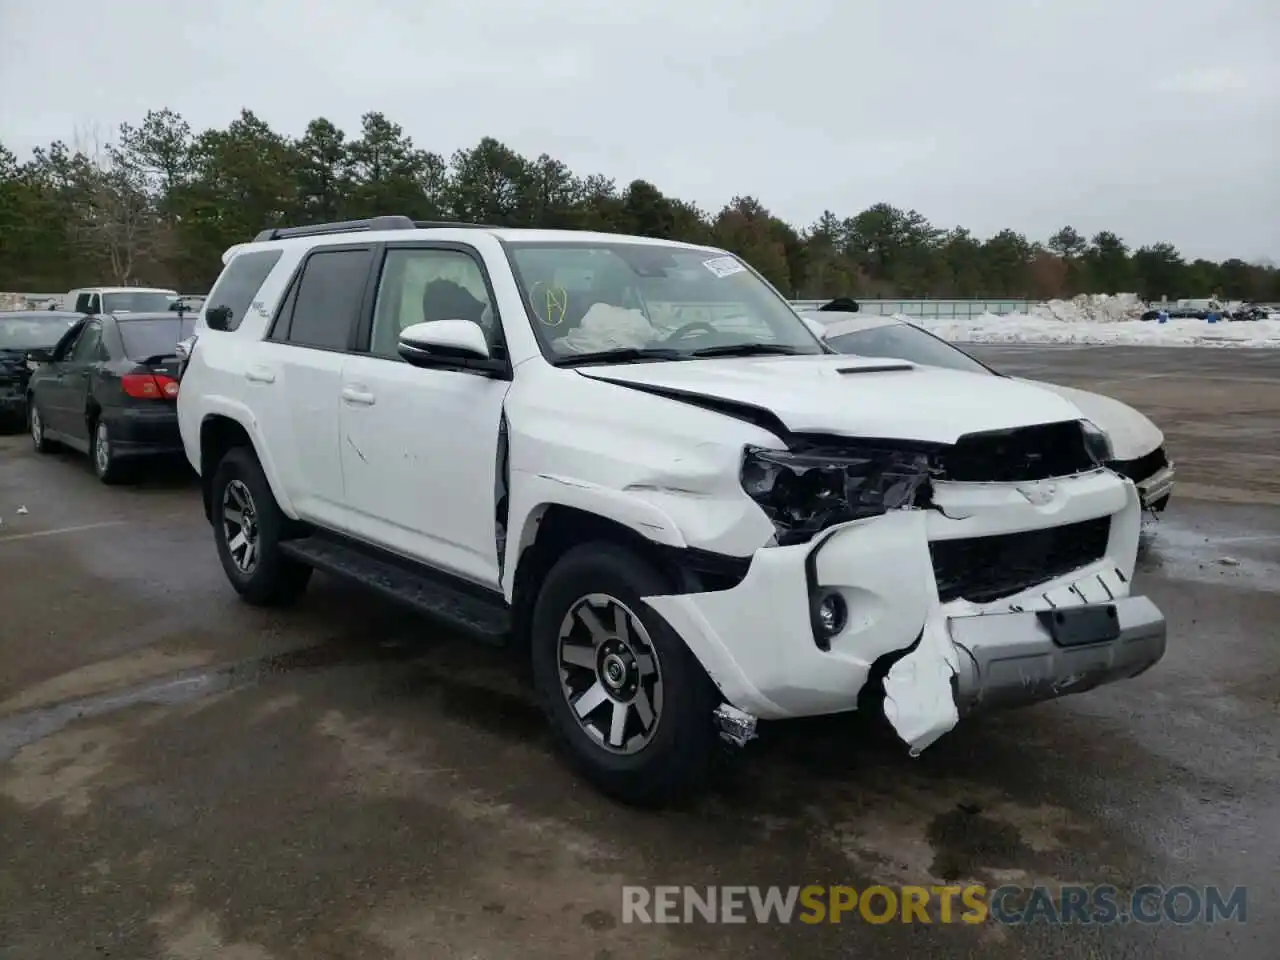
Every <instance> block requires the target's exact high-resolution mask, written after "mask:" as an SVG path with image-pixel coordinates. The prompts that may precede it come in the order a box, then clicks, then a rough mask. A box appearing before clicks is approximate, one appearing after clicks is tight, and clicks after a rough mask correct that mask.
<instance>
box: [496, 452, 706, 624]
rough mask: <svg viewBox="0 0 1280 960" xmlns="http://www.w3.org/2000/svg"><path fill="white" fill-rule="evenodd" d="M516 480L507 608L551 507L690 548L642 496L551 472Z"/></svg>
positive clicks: (504, 582)
mask: <svg viewBox="0 0 1280 960" xmlns="http://www.w3.org/2000/svg"><path fill="white" fill-rule="evenodd" d="M512 480H513V483H512V490H511V514H510V527H509V530H510V535H508V537H507V542H506V548H505V550H506V558H505V563H504V565H503V570H504V573H503V577H502V592H503V595H504V596H505V597H506V599H507V602H508V603H510V602H511V601H512V599H513V596H514V592H515V583H516V572H517V570H518V569H519V565H520V558H521V556H522V555H523V554H524V551H525V550H526V549H527V548H528V547H529V546H531V545H532V544H533V542H534V540H535V539H536V538H537V534H538V524H539V523H540V522H541V519H542V516H543V514H544V513H545V512H546V510H547V508H548V507H551V506H564V507H573V508H574V509H577V510H582V511H584V512H586V513H591V514H595V515H596V516H598V517H601V518H602V519H605V520H612V521H613V522H615V523H618V524H621V525H622V526H624V527H626V528H628V529H630V530H633V531H635V532H636V533H637V534H639V535H640V536H641V537H644V539H646V540H649V541H651V542H652V543H655V544H659V545H661V546H668V547H679V548H683V547H687V546H688V544H687V543H686V541H685V539H684V535H683V534H682V533H681V532H680V529H679V527H677V526H676V523H675V521H674V520H672V519H671V517H670V516H668V515H667V514H666V513H665V512H664V511H662V510H660V509H659V508H658V507H656V506H654V505H653V504H652V503H648V502H647V501H645V500H642V499H640V498H639V497H635V496H632V495H630V494H627V493H624V492H623V491H620V490H616V489H613V488H611V487H605V486H601V485H599V484H594V483H589V482H587V481H584V480H579V479H577V478H573V477H565V476H560V475H556V474H550V473H536V474H535V473H526V472H523V471H514V472H513V477H512Z"/></svg>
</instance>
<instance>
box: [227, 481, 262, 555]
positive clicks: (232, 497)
mask: <svg viewBox="0 0 1280 960" xmlns="http://www.w3.org/2000/svg"><path fill="white" fill-rule="evenodd" d="M222 536H223V538H224V539H225V540H226V544H227V552H228V553H230V554H231V562H232V563H234V564H235V565H236V569H237V570H239V571H240V572H241V573H243V574H250V573H252V572H253V569H254V567H255V566H256V565H257V563H258V511H257V508H256V507H255V506H254V503H253V495H252V494H251V493H250V492H249V488H248V487H247V486H245V484H244V482H243V481H241V480H232V481H231V482H230V483H228V484H227V487H226V489H225V490H224V491H223V493H222Z"/></svg>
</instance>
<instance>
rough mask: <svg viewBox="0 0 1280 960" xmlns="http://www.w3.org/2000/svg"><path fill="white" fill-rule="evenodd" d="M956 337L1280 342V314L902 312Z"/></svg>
mask: <svg viewBox="0 0 1280 960" xmlns="http://www.w3.org/2000/svg"><path fill="white" fill-rule="evenodd" d="M900 319H903V320H909V321H910V322H911V323H914V324H916V325H918V326H922V327H924V328H925V329H926V330H928V331H929V332H930V333H933V334H936V335H937V336H939V337H942V339H944V340H951V341H953V342H956V343H1078V344H1112V345H1116V346H1150V347H1254V348H1259V347H1272V348H1280V317H1276V318H1272V319H1269V320H1254V321H1238V322H1226V321H1222V322H1219V323H1209V322H1208V321H1206V320H1193V319H1176V320H1168V321H1166V322H1165V323H1159V322H1157V321H1155V320H1145V321H1144V320H1132V319H1130V320H1126V319H1110V320H1104V319H1078V320H1062V319H1055V318H1053V317H1050V316H1046V315H1044V314H1039V315H1028V314H1025V313H1011V314H1007V315H1005V316H996V315H995V314H991V313H984V314H982V315H981V316H978V317H966V318H962V319H955V320H944V319H937V320H934V319H927V318H920V317H906V316H900Z"/></svg>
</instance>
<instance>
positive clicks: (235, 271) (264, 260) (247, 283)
mask: <svg viewBox="0 0 1280 960" xmlns="http://www.w3.org/2000/svg"><path fill="white" fill-rule="evenodd" d="M281 252H282V251H280V250H257V251H254V252H253V253H242V254H240V255H239V256H237V257H235V258H234V259H233V260H232V261H231V262H230V263H229V264H227V267H226V269H225V270H223V271H222V276H220V277H219V278H218V282H217V283H215V284H214V285H213V290H211V291H210V292H209V299H208V300H207V301H206V302H205V312H206V313H208V311H210V310H214V309H217V308H219V307H225V308H226V309H227V310H228V311H230V316H229V317H228V319H227V322H226V325H225V326H224V327H223V328H222V329H225V330H227V331H231V330H235V329H236V328H237V327H239V326H240V321H242V320H243V319H244V315H245V314H246V313H248V312H249V304H251V303H253V298H254V297H256V296H257V295H258V291H259V290H260V289H262V284H263V282H264V281H265V280H266V279H267V274H269V273H270V272H271V269H272V267H274V266H275V265H276V264H277V263H278V262H279V261H280V255H281ZM175 342H176V341H175Z"/></svg>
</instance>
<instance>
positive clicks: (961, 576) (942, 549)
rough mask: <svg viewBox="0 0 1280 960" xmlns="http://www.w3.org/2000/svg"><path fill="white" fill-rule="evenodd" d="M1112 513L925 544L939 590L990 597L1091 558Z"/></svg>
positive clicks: (1101, 548) (1099, 549)
mask: <svg viewBox="0 0 1280 960" xmlns="http://www.w3.org/2000/svg"><path fill="white" fill-rule="evenodd" d="M1110 536H1111V518H1110V517H1098V518H1097V519H1096V520H1085V521H1083V522H1081V523H1069V524H1066V525H1065V526H1061V527H1050V528H1048V529H1047V530H1027V531H1025V532H1022V533H1005V534H1000V535H998V536H994V537H966V538H963V539H959V540H937V541H934V542H931V543H930V544H929V554H930V556H931V557H932V559H933V575H934V579H935V580H937V583H938V596H939V598H940V599H941V600H942V601H943V602H944V603H945V602H947V601H948V600H957V599H959V598H961V597H963V598H964V599H965V600H968V601H970V602H971V603H989V602H990V601H992V600H999V599H1000V598H1001V597H1011V596H1013V595H1014V594H1015V593H1020V592H1021V591H1023V590H1027V589H1029V588H1031V587H1034V586H1036V585H1037V584H1041V583H1047V582H1048V581H1050V580H1053V579H1055V578H1056V577H1061V576H1064V575H1066V574H1068V573H1070V572H1071V571H1073V570H1078V569H1079V568H1080V567H1083V566H1085V565H1086V564H1090V563H1093V562H1094V561H1095V560H1098V559H1100V558H1101V557H1103V556H1104V555H1105V554H1106V552H1107V541H1108V540H1109V539H1110Z"/></svg>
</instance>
